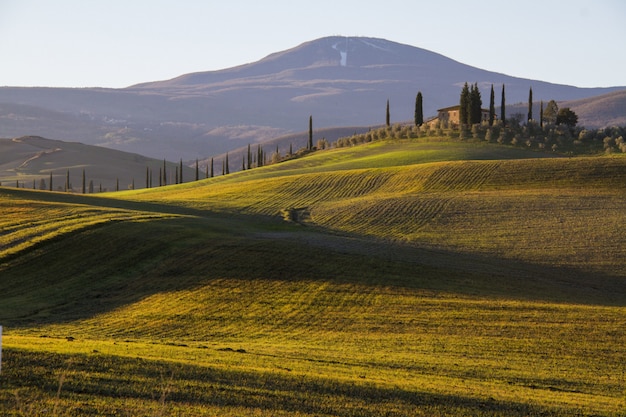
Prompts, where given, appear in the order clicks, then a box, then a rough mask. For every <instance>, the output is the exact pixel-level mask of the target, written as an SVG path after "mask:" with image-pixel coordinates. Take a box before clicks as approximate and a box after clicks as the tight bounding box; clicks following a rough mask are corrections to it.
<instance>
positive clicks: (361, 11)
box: [0, 0, 626, 88]
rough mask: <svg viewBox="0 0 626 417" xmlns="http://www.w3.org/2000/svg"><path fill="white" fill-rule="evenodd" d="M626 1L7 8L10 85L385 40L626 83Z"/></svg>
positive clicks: (164, 1) (147, 75) (157, 74)
mask: <svg viewBox="0 0 626 417" xmlns="http://www.w3.org/2000/svg"><path fill="white" fill-rule="evenodd" d="M625 21H626V1H624V0H593V1H591V0H587V1H580V0H518V1H508V0H504V1H503V0H480V1H462V0H447V1H438V0H430V1H423V0H384V1H381V0H354V1H353V0H345V1H344V0H315V1H307V2H305V1H300V0H264V1H259V0H220V1H216V0H54V1H52V0H0V86H45V87H110V88H123V87H127V86H130V85H133V84H137V83H141V82H148V81H157V80H164V79H169V78H173V77H176V76H179V75H182V74H187V73H190V72H199V71H211V70H218V69H224V68H230V67H233V66H237V65H241V64H245V63H249V62H254V61H257V60H259V59H262V58H263V57H265V56H267V55H269V54H271V53H274V52H278V51H283V50H286V49H289V48H293V47H295V46H297V45H299V44H301V43H303V42H307V41H311V40H314V39H318V38H322V37H325V36H335V35H341V36H367V37H374V38H384V39H387V40H390V41H394V42H399V43H403V44H407V45H411V46H416V47H420V48H424V49H428V50H430V51H433V52H437V53H440V54H442V55H445V56H447V57H449V58H452V59H454V60H456V61H459V62H462V63H464V64H468V65H472V66H475V67H478V68H481V69H485V70H489V71H495V72H500V73H504V74H507V75H511V76H516V77H521V78H530V79H535V80H541V81H548V82H552V83H558V84H568V85H574V86H578V87H608V86H626V53H625V52H624V51H625V49H626V24H624V22H625Z"/></svg>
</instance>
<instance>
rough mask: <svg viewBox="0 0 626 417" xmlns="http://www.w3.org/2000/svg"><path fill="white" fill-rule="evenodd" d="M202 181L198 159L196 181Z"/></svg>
mask: <svg viewBox="0 0 626 417" xmlns="http://www.w3.org/2000/svg"><path fill="white" fill-rule="evenodd" d="M199 179H200V166H199V165H198V158H196V181H198V180H199Z"/></svg>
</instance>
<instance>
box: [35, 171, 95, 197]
mask: <svg viewBox="0 0 626 417" xmlns="http://www.w3.org/2000/svg"><path fill="white" fill-rule="evenodd" d="M33 188H34V187H33ZM86 191H87V181H86V179H85V170H84V169H83V194H85V192H86Z"/></svg>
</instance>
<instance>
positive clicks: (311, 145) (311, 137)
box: [257, 116, 313, 166]
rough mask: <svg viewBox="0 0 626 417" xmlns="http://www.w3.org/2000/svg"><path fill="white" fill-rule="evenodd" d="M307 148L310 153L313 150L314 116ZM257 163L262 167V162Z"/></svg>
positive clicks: (311, 121)
mask: <svg viewBox="0 0 626 417" xmlns="http://www.w3.org/2000/svg"><path fill="white" fill-rule="evenodd" d="M306 148H307V149H308V150H309V151H310V150H312V149H313V116H309V142H308V143H307V147H306ZM257 162H259V166H261V165H260V161H259V160H257Z"/></svg>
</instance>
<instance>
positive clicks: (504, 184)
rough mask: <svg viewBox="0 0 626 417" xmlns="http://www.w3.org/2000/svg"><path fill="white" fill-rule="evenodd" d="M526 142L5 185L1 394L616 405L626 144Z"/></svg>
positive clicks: (160, 411) (394, 407)
mask: <svg viewBox="0 0 626 417" xmlns="http://www.w3.org/2000/svg"><path fill="white" fill-rule="evenodd" d="M537 156H547V154H537V153H535V152H533V151H529V150H524V149H519V148H511V147H507V146H500V145H495V144H487V143H469V142H450V141H445V140H443V139H442V138H438V139H437V138H431V139H429V140H411V141H399V140H394V141H380V142H376V143H372V144H368V145H363V146H355V147H350V148H341V149H333V150H330V151H324V152H316V153H313V154H311V155H309V156H307V157H304V158H300V159H297V160H291V161H288V162H284V163H281V164H276V165H271V166H267V167H264V168H258V169H253V170H249V171H244V172H239V173H234V174H231V175H228V176H220V177H215V178H211V179H206V180H202V181H198V182H194V183H186V184H182V185H173V186H168V187H161V188H158V189H146V190H135V191H125V192H118V193H108V194H100V195H97V196H82V195H71V194H65V193H49V192H35V191H29V190H15V189H11V188H5V189H0V194H2V198H0V212H2V213H3V214H4V215H3V216H0V217H2V218H3V219H5V221H4V222H2V223H1V224H0V227H1V228H2V229H1V230H2V233H1V234H0V236H1V238H2V240H0V259H1V263H0V273H1V274H2V277H3V279H2V280H1V281H0V317H1V318H2V322H3V325H4V326H5V335H4V338H3V342H4V346H5V349H4V352H3V353H4V354H3V361H4V362H3V367H2V372H3V374H2V376H3V378H2V379H0V413H4V414H8V415H11V413H13V414H17V413H19V412H20V411H19V410H21V409H24V407H26V406H27V405H28V406H30V407H31V410H34V411H35V412H38V411H41V412H43V411H42V410H44V409H48V410H49V409H51V408H54V410H56V412H57V413H61V414H63V413H66V414H72V413H73V414H77V415H115V414H120V413H132V414H133V415H145V416H148V415H168V414H170V415H171V414H175V415H181V416H187V415H189V416H191V415H203V414H208V415H242V416H253V415H255V416H276V415H285V416H286V415H302V416H314V415H316V416H319V415H322V416H336V415H360V416H382V415H386V416H389V415H391V416H405V415H418V416H427V415H428V416H431V415H452V416H457V415H458V416H461V415H478V416H519V417H522V416H528V415H543V416H580V415H584V416H591V415H594V416H610V417H617V416H619V415H620V413H621V411H622V410H623V407H624V405H625V404H624V399H623V389H624V381H623V378H622V377H621V376H622V374H623V372H624V364H625V363H626V358H625V357H624V351H623V346H624V343H625V342H626V340H625V338H624V333H623V332H622V331H621V329H623V328H624V327H625V326H626V319H625V317H626V314H625V313H626V310H625V308H626V276H625V273H626V272H625V271H624V268H623V257H624V248H625V247H626V245H625V243H626V241H625V239H626V238H625V237H624V236H623V233H621V226H622V225H623V224H624V221H626V218H625V216H626V214H624V211H623V210H621V207H622V206H623V201H624V197H625V196H626V186H625V185H624V182H623V181H622V178H623V177H624V174H625V173H626V159H625V158H623V157H587V158H559V157H543V158H537ZM15 218H19V219H20V222H18V223H16V222H15V221H14V220H12V219H15ZM42 271H45V273H43V272H42ZM581 335H585V337H581ZM56 393H58V394H56Z"/></svg>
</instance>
